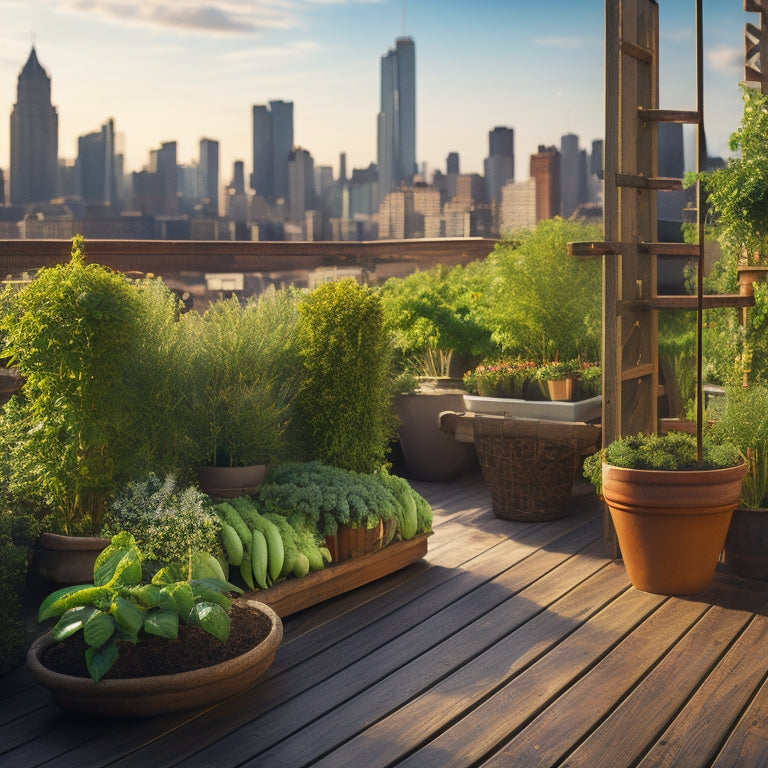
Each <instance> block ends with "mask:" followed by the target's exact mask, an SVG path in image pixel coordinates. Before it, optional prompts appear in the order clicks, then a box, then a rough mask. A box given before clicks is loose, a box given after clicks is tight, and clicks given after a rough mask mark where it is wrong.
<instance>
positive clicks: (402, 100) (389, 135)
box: [377, 37, 416, 200]
mask: <svg viewBox="0 0 768 768" xmlns="http://www.w3.org/2000/svg"><path fill="white" fill-rule="evenodd" d="M377 123H378V124H377V134H378V135H377V165H378V170H379V200H383V199H384V198H385V197H386V195H387V194H389V193H390V192H393V191H395V190H398V189H400V187H401V186H402V185H403V184H405V185H409V184H410V183H411V182H412V181H413V176H414V174H415V173H416V52H415V46H414V42H413V40H412V39H411V38H410V37H400V38H398V39H397V40H396V42H395V47H394V48H392V49H390V51H389V52H388V53H387V54H386V55H385V56H382V58H381V103H380V109H379V116H378V121H377Z"/></svg>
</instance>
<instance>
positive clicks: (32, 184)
mask: <svg viewBox="0 0 768 768" xmlns="http://www.w3.org/2000/svg"><path fill="white" fill-rule="evenodd" d="M58 167H59V116H58V114H57V113H56V108H55V107H54V106H53V105H52V104H51V79H50V78H49V77H48V75H47V73H46V71H45V70H44V69H43V68H42V66H41V65H40V62H39V61H38V60H37V53H36V52H35V49H34V48H32V52H31V53H30V54H29V59H27V63H26V64H25V65H24V68H23V69H22V70H21V74H20V75H19V82H18V89H17V97H16V104H15V105H14V107H13V111H12V112H11V168H10V170H11V203H12V204H14V205H24V204H25V203H47V202H49V201H50V200H51V199H52V198H54V197H56V196H57V193H58Z"/></svg>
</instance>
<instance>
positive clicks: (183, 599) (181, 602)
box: [162, 581, 195, 621]
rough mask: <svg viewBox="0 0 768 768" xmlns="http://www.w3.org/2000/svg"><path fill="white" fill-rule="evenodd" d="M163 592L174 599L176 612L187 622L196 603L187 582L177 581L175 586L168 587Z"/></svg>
mask: <svg viewBox="0 0 768 768" xmlns="http://www.w3.org/2000/svg"><path fill="white" fill-rule="evenodd" d="M162 591H164V592H166V593H167V594H168V595H170V596H171V597H172V598H173V602H174V605H175V606H176V610H177V611H178V613H179V615H180V616H181V617H182V618H183V619H184V620H185V621H186V620H187V616H189V612H190V611H191V610H192V606H193V604H194V602H195V596H194V595H193V594H192V587H191V586H190V585H189V584H188V583H187V582H186V581H177V582H176V583H175V584H169V585H168V586H167V587H163V590H162Z"/></svg>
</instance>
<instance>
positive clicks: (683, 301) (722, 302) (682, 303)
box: [618, 293, 755, 311]
mask: <svg viewBox="0 0 768 768" xmlns="http://www.w3.org/2000/svg"><path fill="white" fill-rule="evenodd" d="M618 303H619V305H620V306H621V307H622V308H626V309H629V310H634V311H642V310H646V309H696V308H697V307H698V306H699V302H698V298H697V297H696V296H654V297H653V298H650V299H629V300H625V301H619V302H618ZM701 305H702V307H703V308H704V309H719V308H723V307H753V306H754V305H755V297H754V296H741V295H740V294H738V293H724V294H709V295H707V296H703V297H702V301H701Z"/></svg>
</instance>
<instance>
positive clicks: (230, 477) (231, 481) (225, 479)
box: [197, 464, 267, 498]
mask: <svg viewBox="0 0 768 768" xmlns="http://www.w3.org/2000/svg"><path fill="white" fill-rule="evenodd" d="M266 471H267V467H266V464H252V465H250V466H247V467H199V468H198V470H197V480H198V482H199V483H200V490H201V491H203V493H207V494H208V495H209V496H218V497H221V498H234V497H235V496H242V495H244V494H246V493H251V492H252V491H255V490H256V488H258V487H259V486H260V485H261V484H262V482H263V481H264V476H265V474H266Z"/></svg>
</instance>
